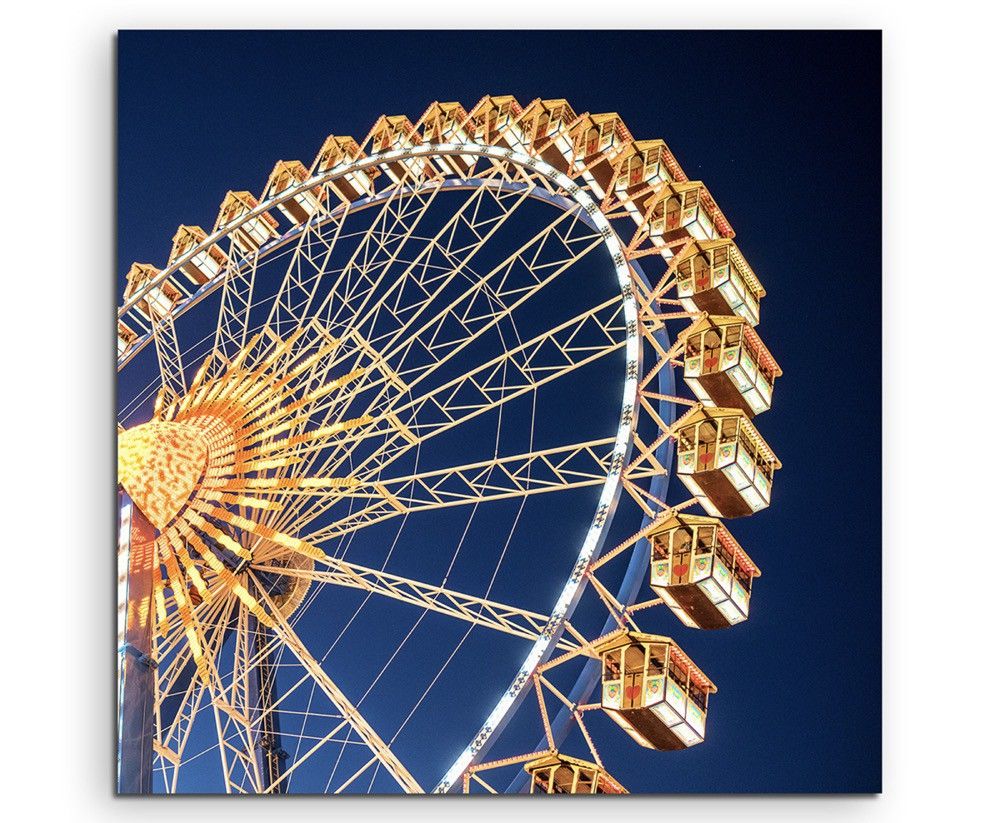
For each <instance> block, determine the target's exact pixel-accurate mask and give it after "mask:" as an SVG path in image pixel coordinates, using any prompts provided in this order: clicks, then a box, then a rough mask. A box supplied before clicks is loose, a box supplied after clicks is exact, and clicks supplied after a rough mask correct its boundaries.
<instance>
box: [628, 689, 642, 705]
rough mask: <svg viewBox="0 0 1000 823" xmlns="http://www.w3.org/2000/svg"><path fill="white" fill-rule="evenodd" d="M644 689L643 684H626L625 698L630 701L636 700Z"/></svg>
mask: <svg viewBox="0 0 1000 823" xmlns="http://www.w3.org/2000/svg"><path fill="white" fill-rule="evenodd" d="M641 691H642V686H626V687H625V699H626V700H628V701H629V702H632V701H633V700H635V699H636V698H637V697H638V696H639V693H640V692H641Z"/></svg>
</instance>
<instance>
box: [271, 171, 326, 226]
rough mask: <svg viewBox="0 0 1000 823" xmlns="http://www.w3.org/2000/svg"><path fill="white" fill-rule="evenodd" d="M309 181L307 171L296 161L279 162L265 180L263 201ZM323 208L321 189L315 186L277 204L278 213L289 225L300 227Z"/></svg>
mask: <svg viewBox="0 0 1000 823" xmlns="http://www.w3.org/2000/svg"><path fill="white" fill-rule="evenodd" d="M308 179H309V170H308V169H307V168H306V167H305V165H303V164H302V163H301V162H300V161H298V160H279V161H278V162H277V163H276V164H275V166H274V170H273V171H272V172H271V176H270V177H269V178H268V179H267V187H266V188H265V189H264V199H265V200H268V199H270V198H272V197H278V196H280V195H281V193H282V192H284V191H287V190H288V189H290V188H293V187H295V186H297V185H299V184H300V183H304V182H305V181H306V180H308ZM322 207H323V189H322V188H320V187H318V186H316V187H314V188H311V189H306V190H304V191H301V192H299V193H298V194H296V195H295V196H294V197H291V198H289V199H288V200H285V201H284V202H283V203H279V204H278V211H280V212H281V213H282V214H283V215H285V217H286V218H287V219H288V220H289V222H291V223H295V224H296V225H301V224H302V223H307V222H308V221H309V219H310V218H311V217H312V216H313V215H314V214H316V212H318V211H319V210H320V209H321V208H322Z"/></svg>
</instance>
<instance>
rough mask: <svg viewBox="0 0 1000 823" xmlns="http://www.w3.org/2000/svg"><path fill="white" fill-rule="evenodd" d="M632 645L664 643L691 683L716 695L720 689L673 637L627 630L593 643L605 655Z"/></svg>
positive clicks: (595, 649)
mask: <svg viewBox="0 0 1000 823" xmlns="http://www.w3.org/2000/svg"><path fill="white" fill-rule="evenodd" d="M631 643H642V644H647V645H648V644H650V643H663V644H666V645H667V646H669V647H670V659H671V660H673V661H674V662H675V663H678V664H680V665H681V666H683V667H684V668H685V669H687V671H689V672H690V673H691V682H693V683H694V684H695V685H696V686H699V687H700V688H705V689H708V691H709V692H711V693H712V694H715V693H716V692H717V691H718V689H717V688H716V686H715V684H714V683H713V682H712V681H711V680H710V679H709V677H708V675H707V674H705V672H703V671H702V670H701V669H699V668H698V665H697V664H696V663H695V662H694V661H693V660H692V659H691V658H690V657H688V656H687V655H686V654H685V653H684V651H683V649H681V648H680V646H678V645H677V641H675V640H674V639H673V638H672V637H665V636H663V635H660V634H646V633H645V632H633V631H628V630H627V629H618V630H617V631H614V632H611V634H606V635H604V636H603V637H598V638H597V640H595V641H594V643H593V649H594V651H595V652H597V653H598V654H603V653H604V652H606V651H610V650H611V649H617V648H620V647H621V646H627V645H629V644H631Z"/></svg>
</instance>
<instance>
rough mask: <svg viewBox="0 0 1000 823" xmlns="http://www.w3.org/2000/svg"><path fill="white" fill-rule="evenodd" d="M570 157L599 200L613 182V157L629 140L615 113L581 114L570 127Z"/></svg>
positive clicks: (615, 156)
mask: <svg viewBox="0 0 1000 823" xmlns="http://www.w3.org/2000/svg"><path fill="white" fill-rule="evenodd" d="M570 137H571V138H572V140H573V159H574V161H575V162H576V165H577V168H580V167H582V168H583V171H582V173H581V176H582V177H583V179H584V181H585V182H586V183H587V186H588V187H589V188H590V190H591V192H592V193H593V195H594V196H595V197H596V198H597V199H598V200H603V199H604V196H605V195H606V194H607V193H608V188H609V187H610V186H612V185H613V184H614V182H615V169H616V166H617V164H616V160H617V158H618V155H619V154H621V152H622V151H624V149H625V146H626V145H630V144H631V143H632V142H634V141H633V139H632V135H631V133H630V132H629V130H628V128H626V126H625V123H624V122H623V121H622V119H621V117H619V116H618V114H617V113H616V112H609V113H607V114H583V115H580V117H579V118H578V119H577V121H576V123H575V124H574V126H573V128H572V129H571V130H570Z"/></svg>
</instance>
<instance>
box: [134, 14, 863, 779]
mask: <svg viewBox="0 0 1000 823" xmlns="http://www.w3.org/2000/svg"><path fill="white" fill-rule="evenodd" d="M118 47H119V71H120V75H119V77H120V86H119V88H120V97H119V110H118V116H119V143H118V152H119V179H118V184H119V200H118V207H119V242H118V254H119V270H120V273H124V271H125V270H126V269H127V268H128V265H129V263H131V261H133V260H140V261H146V260H150V261H151V262H154V263H158V264H160V265H162V264H163V263H164V262H165V258H166V255H167V252H168V251H169V241H170V238H171V236H172V235H173V232H174V231H175V230H176V227H177V225H178V224H179V223H201V224H203V225H206V224H207V225H206V227H208V228H210V227H211V223H212V222H213V220H214V216H215V214H216V212H217V209H218V204H219V202H220V200H221V197H222V195H223V194H224V193H225V191H226V190H227V189H230V188H233V189H242V188H248V189H251V190H255V191H257V192H259V191H260V189H261V188H262V186H263V183H264V180H265V179H266V176H267V174H268V173H269V171H270V169H271V167H272V166H273V164H274V162H275V160H277V159H279V158H301V159H302V160H303V161H305V162H306V164H307V165H308V164H309V161H310V160H311V159H312V158H313V157H314V156H315V154H316V151H317V150H318V148H319V145H320V143H321V142H322V140H323V138H324V137H325V136H326V135H327V134H330V133H336V134H353V135H355V136H356V137H358V138H361V137H363V136H364V135H365V134H366V133H367V132H368V129H369V128H370V126H371V125H372V123H373V122H374V120H375V119H376V118H377V117H378V115H380V114H382V113H388V114H397V113H398V114H402V113H405V114H408V115H409V116H410V117H411V119H416V118H417V117H419V115H420V114H421V112H422V111H423V110H424V108H425V107H426V106H427V104H428V103H429V102H430V101H432V100H435V99H437V100H442V101H449V100H458V101H461V102H462V103H463V104H465V105H466V106H467V107H469V106H471V105H472V104H474V103H475V102H476V101H477V100H478V99H479V98H480V97H481V96H482V95H484V94H487V93H491V94H513V95H514V96H515V97H517V98H518V99H519V100H520V101H521V102H522V103H526V102H529V101H530V100H532V99H534V98H536V97H544V98H549V97H565V98H567V99H568V100H569V102H570V103H571V105H572V106H573V107H574V108H575V109H576V110H577V111H578V112H579V111H587V110H589V111H592V112H602V111H617V112H619V113H620V114H621V115H622V117H623V118H624V120H625V122H626V123H627V124H628V126H629V128H630V130H631V131H632V133H633V134H634V135H635V137H636V138H637V139H648V138H663V139H664V140H665V141H666V142H667V144H668V145H669V146H670V148H671V149H672V151H673V153H674V154H675V156H676V157H677V159H678V160H679V161H680V163H681V165H682V166H683V167H684V169H685V171H686V172H687V174H688V176H689V177H690V178H691V179H695V180H698V179H703V180H705V182H706V183H707V185H708V186H709V188H710V190H711V192H712V194H713V196H714V197H715V199H716V201H717V202H718V203H719V205H720V206H721V208H722V209H723V211H724V212H725V214H726V216H727V218H728V219H729V221H730V222H731V223H732V225H733V226H734V228H735V229H736V232H737V237H736V239H737V242H738V244H739V246H740V249H741V250H742V252H743V253H744V255H745V256H746V258H747V260H748V261H749V262H750V264H751V265H752V267H753V268H754V270H755V271H756V273H757V274H758V275H759V276H760V278H761V280H762V282H763V283H764V285H765V287H766V288H767V291H768V295H767V297H766V298H765V299H764V301H763V304H762V311H761V315H762V319H761V324H760V327H759V329H758V330H759V332H760V333H761V336H762V337H763V339H764V340H765V342H766V343H767V345H768V347H769V348H770V350H771V351H772V352H773V353H774V355H775V357H776V358H777V360H778V362H779V363H780V364H781V366H782V368H783V370H784V377H782V378H781V379H780V380H779V381H778V384H777V388H776V393H775V403H774V408H773V409H772V410H771V411H770V412H769V413H767V414H766V415H764V416H762V417H761V418H760V420H759V426H760V429H761V431H762V433H763V434H764V436H765V437H766V438H767V439H768V441H769V442H770V443H771V445H772V446H773V447H774V450H775V452H776V453H777V454H778V456H779V457H780V458H781V460H782V462H783V464H784V468H783V470H782V471H781V472H779V473H778V475H777V479H776V481H775V492H774V497H773V502H772V507H771V508H769V509H767V510H766V511H764V512H762V513H760V514H758V515H756V516H755V517H753V518H748V519H743V520H740V521H738V522H737V523H736V524H735V525H734V526H733V531H734V533H736V534H737V535H738V537H739V540H740V542H741V543H742V544H743V545H744V546H745V547H746V548H747V549H748V551H749V552H750V554H751V555H752V556H753V558H754V559H755V560H756V561H757V562H758V563H759V564H760V566H761V567H762V569H763V576H762V577H761V579H760V581H759V583H758V584H757V585H755V586H754V603H753V612H752V614H751V619H750V620H749V622H748V623H745V624H742V625H741V626H738V627H736V628H734V629H733V630H731V631H727V632H714V633H710V634H708V633H702V634H701V636H699V637H698V638H696V639H689V638H691V637H692V635H693V634H695V633H693V632H691V631H689V630H684V629H683V628H679V629H677V630H676V631H673V630H671V631H673V633H674V635H675V636H676V637H678V638H679V639H680V640H681V642H682V644H683V645H684V646H685V648H688V647H689V646H690V647H691V651H692V656H693V657H694V658H695V659H696V660H697V661H698V662H699V664H700V665H701V666H702V667H703V668H704V669H705V670H706V671H707V672H708V673H709V674H710V675H711V677H712V678H713V680H715V682H716V683H718V684H720V694H719V695H717V696H716V698H715V699H714V701H715V702H713V704H712V711H711V715H712V716H711V718H710V719H709V730H708V740H707V742H706V743H705V744H703V745H701V746H698V747H696V748H694V749H692V750H690V751H688V752H676V753H658V752H646V751H642V752H641V753H638V754H637V753H636V749H637V747H635V746H634V745H632V744H630V743H629V741H628V740H627V738H625V736H624V735H623V734H621V733H619V732H618V731H617V730H616V729H615V728H614V727H613V726H612V724H611V723H610V722H608V723H604V724H600V726H599V730H600V733H601V736H602V738H601V739H602V741H607V742H606V743H605V742H602V744H601V751H602V754H603V756H604V758H605V760H606V761H607V762H608V765H609V768H610V769H611V771H612V772H613V773H614V774H615V776H616V777H618V778H619V779H620V780H621V781H622V782H623V783H624V784H625V785H626V786H628V787H629V788H630V789H631V790H632V791H658V790H668V791H672V792H684V791H695V792H704V791H711V792H841V791H843V792H876V791H879V790H880V789H881V728H880V725H881V577H880V572H881V525H880V521H881V505H880V504H881V466H880V453H881V424H880V419H881V388H880V387H881V360H882V355H881V233H880V221H881V161H882V157H881V36H880V34H879V33H878V32H828V33H802V32H662V33H658V32H597V33H594V32H580V31H568V32H465V33H463V32H316V33H312V32H270V33H268V32H222V33H184V32H180V33H178V32H123V33H121V34H120V36H119V43H118ZM646 596H647V595H646V594H643V595H642V597H643V598H645V597H646ZM723 684H724V685H723Z"/></svg>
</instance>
